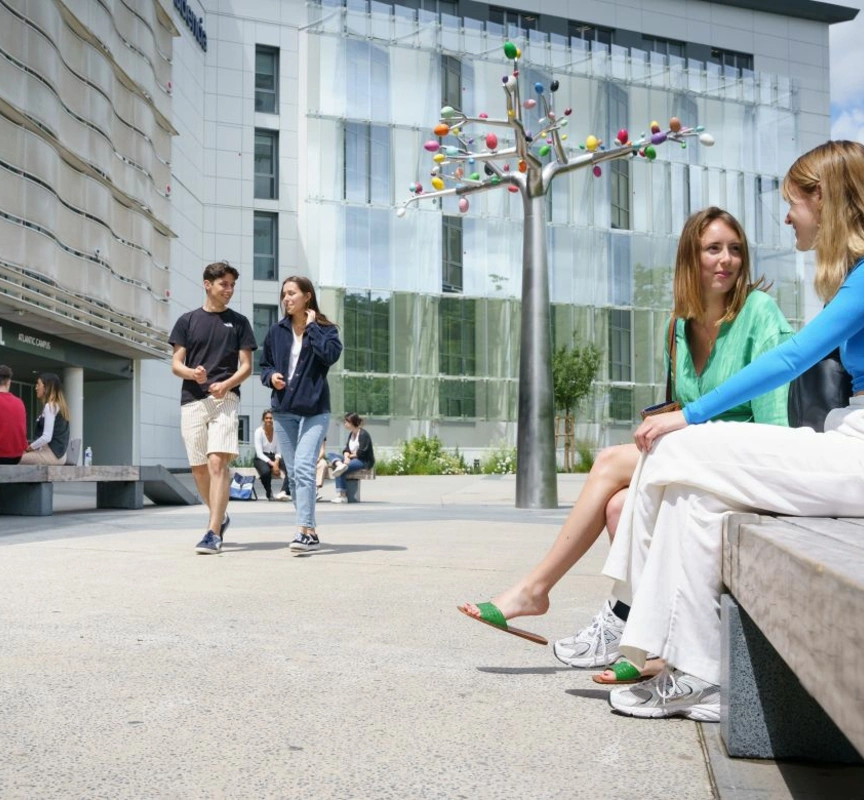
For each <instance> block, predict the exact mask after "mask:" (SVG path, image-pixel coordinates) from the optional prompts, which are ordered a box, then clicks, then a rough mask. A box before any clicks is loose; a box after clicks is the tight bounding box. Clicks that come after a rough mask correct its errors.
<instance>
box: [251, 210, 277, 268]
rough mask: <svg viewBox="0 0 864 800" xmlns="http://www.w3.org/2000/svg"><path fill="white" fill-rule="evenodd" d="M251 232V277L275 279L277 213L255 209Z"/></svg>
mask: <svg viewBox="0 0 864 800" xmlns="http://www.w3.org/2000/svg"><path fill="white" fill-rule="evenodd" d="M253 234H254V235H253V240H252V241H253V248H254V253H253V265H254V268H253V277H254V278H255V280H256V281H275V280H276V275H277V272H278V270H279V215H278V214H268V213H267V212H264V211H256V212H255V224H254V230H253Z"/></svg>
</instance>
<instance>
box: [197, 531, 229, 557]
mask: <svg viewBox="0 0 864 800" xmlns="http://www.w3.org/2000/svg"><path fill="white" fill-rule="evenodd" d="M224 528H225V523H223V530H224ZM221 550H222V537H221V536H218V535H217V534H215V533H213V531H207V533H205V534H204V538H203V539H202V540H201V541H200V542H198V544H196V545H195V552H196V553H200V554H201V555H202V556H209V555H215V554H216V553H219V552H220V551H221Z"/></svg>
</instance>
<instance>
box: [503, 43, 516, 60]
mask: <svg viewBox="0 0 864 800" xmlns="http://www.w3.org/2000/svg"><path fill="white" fill-rule="evenodd" d="M518 52H519V51H518V50H517V49H516V45H515V44H513V42H504V55H505V56H507V58H516V54H517V53H518Z"/></svg>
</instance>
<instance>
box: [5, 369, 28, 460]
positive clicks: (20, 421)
mask: <svg viewBox="0 0 864 800" xmlns="http://www.w3.org/2000/svg"><path fill="white" fill-rule="evenodd" d="M11 385H12V370H11V369H9V367H7V366H6V365H5V364H0V464H17V463H18V462H19V461H20V460H21V456H22V455H23V454H24V451H25V450H26V449H27V412H26V411H25V410H24V403H22V402H21V399H20V398H18V397H16V396H15V395H14V394H12V392H10V391H9V389H10V387H11Z"/></svg>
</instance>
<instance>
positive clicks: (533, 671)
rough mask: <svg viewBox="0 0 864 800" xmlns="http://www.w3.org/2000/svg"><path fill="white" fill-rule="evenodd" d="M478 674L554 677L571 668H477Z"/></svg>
mask: <svg viewBox="0 0 864 800" xmlns="http://www.w3.org/2000/svg"><path fill="white" fill-rule="evenodd" d="M477 672H489V673H492V674H493V675H554V674H555V673H556V672H570V667H477Z"/></svg>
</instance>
